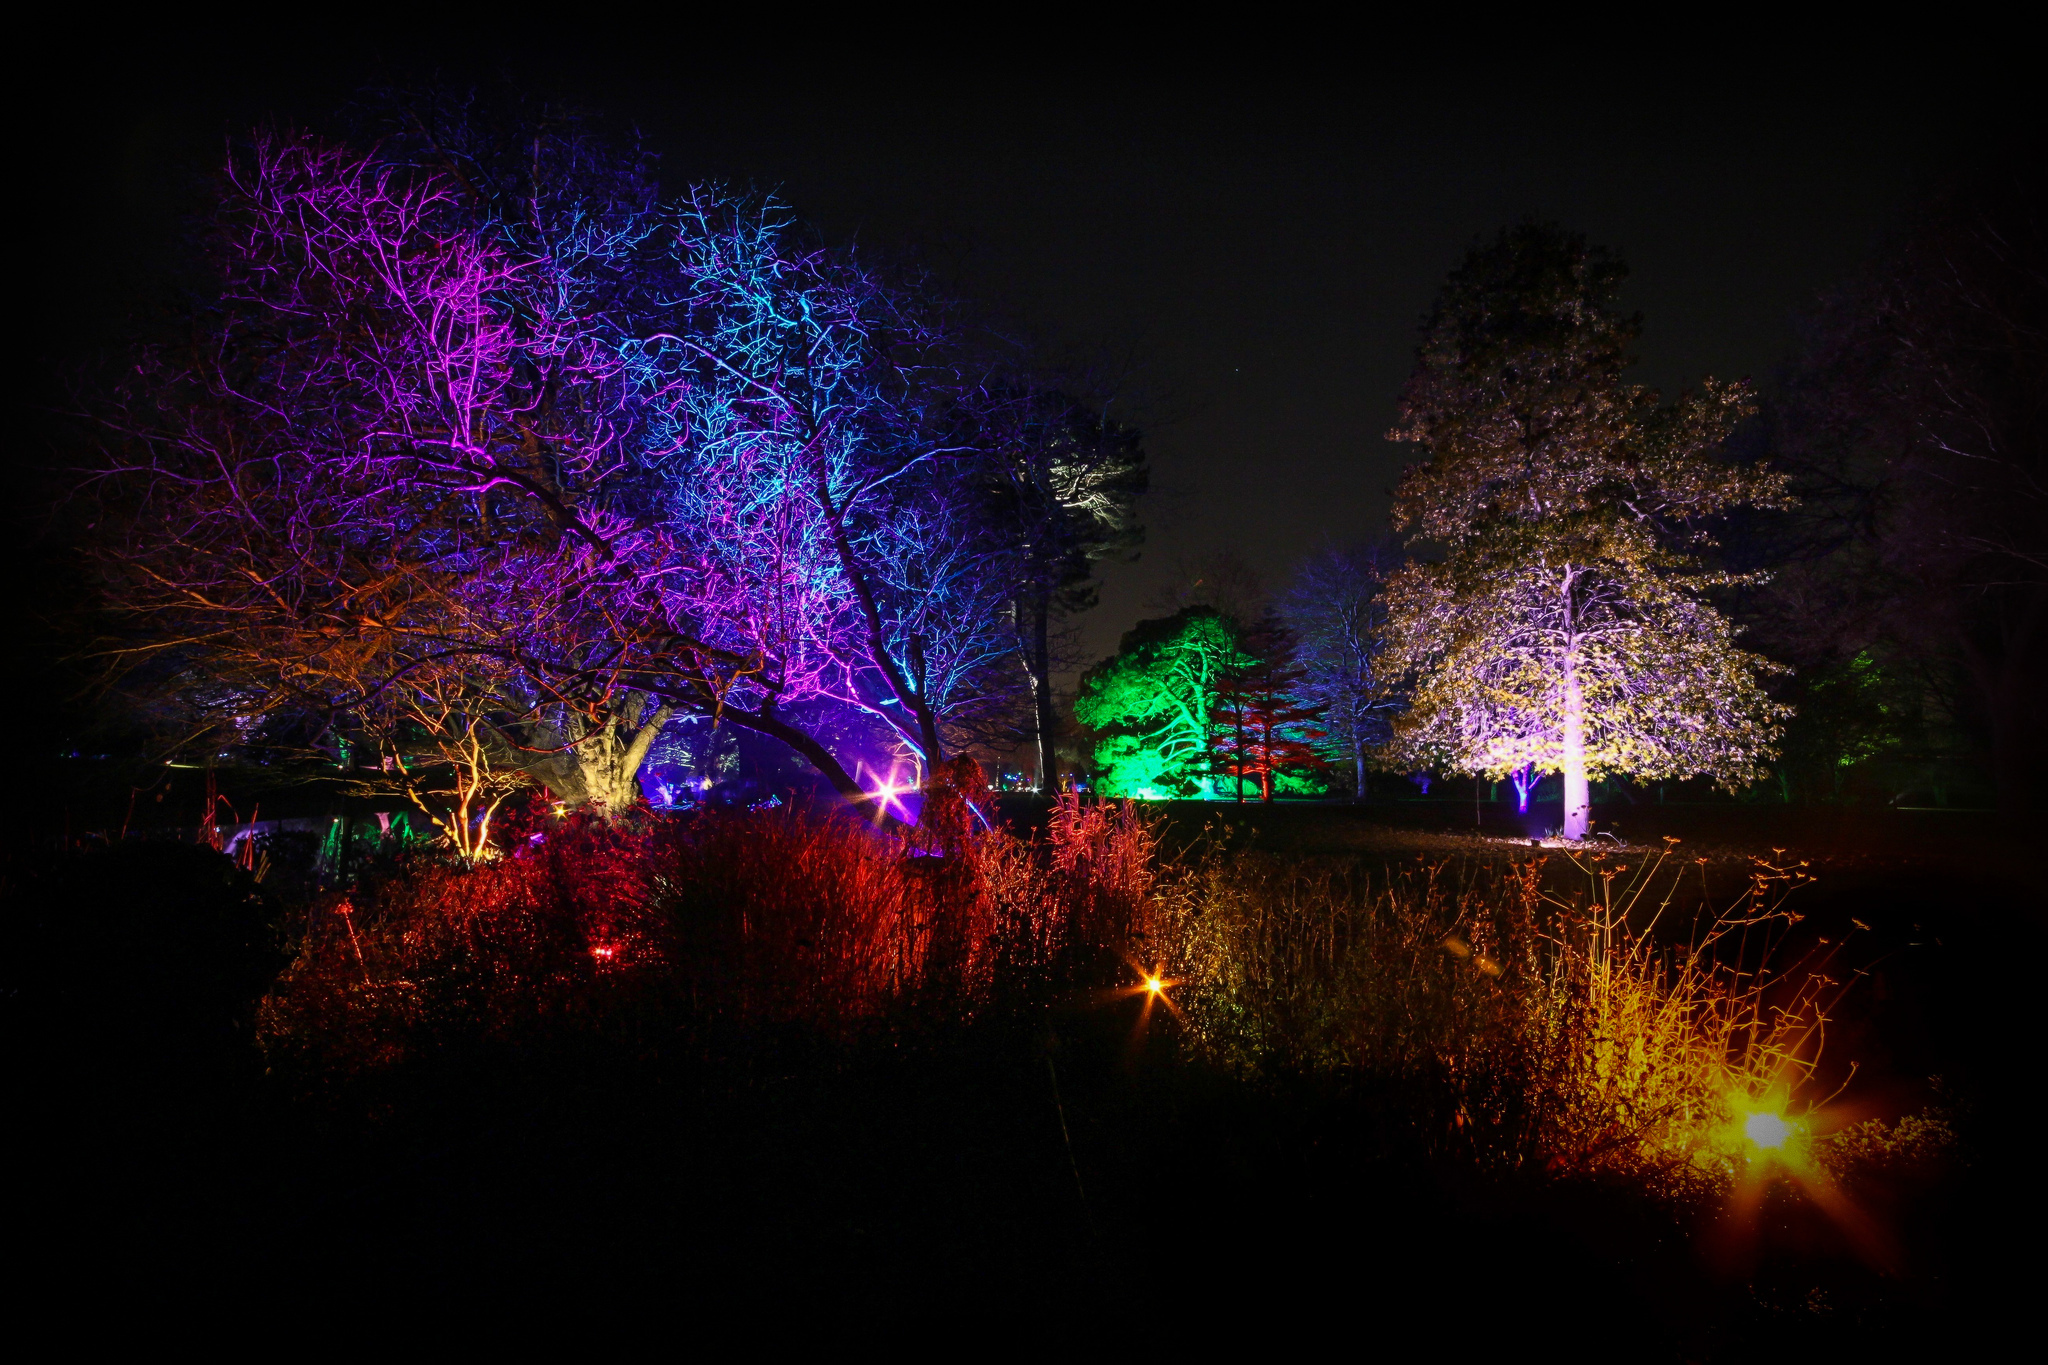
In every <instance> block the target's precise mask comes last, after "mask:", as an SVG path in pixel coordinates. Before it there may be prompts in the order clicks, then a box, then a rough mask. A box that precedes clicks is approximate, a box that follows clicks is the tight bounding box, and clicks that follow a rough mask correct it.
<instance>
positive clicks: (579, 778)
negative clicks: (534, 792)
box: [533, 693, 675, 813]
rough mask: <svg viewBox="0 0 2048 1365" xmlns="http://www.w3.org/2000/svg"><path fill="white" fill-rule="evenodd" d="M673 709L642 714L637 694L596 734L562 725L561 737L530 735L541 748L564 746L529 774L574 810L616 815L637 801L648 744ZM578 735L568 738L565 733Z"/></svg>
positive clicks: (578, 725) (579, 726) (578, 723)
mask: <svg viewBox="0 0 2048 1365" xmlns="http://www.w3.org/2000/svg"><path fill="white" fill-rule="evenodd" d="M674 714H675V712H674V709H673V708H671V707H669V706H667V705H662V706H659V707H656V708H655V711H654V714H653V715H652V716H647V718H646V722H645V723H644V724H643V723H642V720H641V718H642V717H643V716H645V715H646V706H645V703H644V700H643V699H642V698H641V697H640V695H639V694H637V693H636V694H634V696H633V697H632V698H631V699H630V700H628V701H627V702H626V704H625V705H624V706H622V707H621V708H620V710H619V712H618V713H617V714H615V715H612V716H610V717H608V718H607V719H606V720H605V722H604V724H603V725H601V726H599V727H598V728H597V729H596V730H587V729H584V727H583V724H582V722H581V721H580V720H578V721H565V722H564V732H563V733H561V734H559V735H556V736H553V737H548V736H546V735H539V736H536V737H537V738H540V739H541V742H542V743H544V744H558V745H563V746H565V747H564V748H563V751H562V752H561V753H559V754H556V755H554V756H553V757H551V758H549V759H547V760H545V761H544V762H542V763H539V764H536V765H535V766H534V769H533V772H534V774H535V775H536V776H538V777H539V778H540V779H541V780H542V781H544V782H546V783H547V785H548V786H549V787H550V788H551V789H552V790H554V791H555V792H556V793H557V794H558V795H560V796H561V798H562V800H563V801H564V802H565V803H566V804H567V805H569V806H570V807H571V808H574V809H581V808H582V807H585V806H598V807H602V808H603V809H605V810H607V811H611V812H613V813H616V812H618V811H622V810H625V809H626V808H627V807H628V806H632V805H635V804H637V803H638V802H639V800H640V783H639V781H638V777H639V774H640V765H641V764H642V763H644V762H646V761H647V751H648V749H649V748H651V747H652V746H653V744H654V740H655V738H656V736H658V735H659V734H660V733H661V727H662V726H664V725H666V724H668V720H669V717H670V716H672V715H674ZM572 729H573V730H582V731H583V733H581V734H580V735H579V734H572V733H568V731H569V730H572Z"/></svg>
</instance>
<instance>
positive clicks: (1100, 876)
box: [262, 775, 1153, 1072]
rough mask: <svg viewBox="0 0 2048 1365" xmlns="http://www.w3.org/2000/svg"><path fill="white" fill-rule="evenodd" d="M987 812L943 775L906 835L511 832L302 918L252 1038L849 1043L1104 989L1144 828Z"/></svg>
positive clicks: (1142, 902) (730, 825) (709, 824)
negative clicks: (1038, 822)
mask: <svg viewBox="0 0 2048 1365" xmlns="http://www.w3.org/2000/svg"><path fill="white" fill-rule="evenodd" d="M978 799H979V797H978V794H974V793H972V791H971V788H967V787H963V786H961V785H958V783H957V780H956V778H955V777H953V776H951V775H942V777H941V780H940V781H938V782H936V783H935V784H934V785H933V787H932V789H931V790H930V791H929V792H928V794H927V798H926V803H925V809H924V818H923V823H922V824H921V825H919V826H918V827H916V828H913V829H907V830H895V829H876V828H873V827H870V826H868V825H865V824H862V823H860V822H858V821H855V820H852V819H850V818H847V817H845V816H833V817H819V816H815V815H811V814H806V813H803V812H800V811H796V810H784V811H776V812H768V811H718V810H705V811H700V812H695V813H691V814H689V815H685V816H678V817H658V816H653V815H648V814H644V813H643V814H642V815H640V816H639V817H637V819H633V820H627V821H618V822H612V823H606V822H603V821H601V820H598V819H595V818H592V817H588V816H572V817H569V818H567V819H565V820H560V821H552V822H543V823H541V824H536V825H533V826H529V827H525V828H519V827H513V828H510V829H508V830H507V833H506V841H507V843H508V845H509V846H510V847H511V849H512V850H513V851H512V852H511V853H510V854H508V855H507V856H503V857H500V858H497V859H495V860H492V861H489V862H486V863H483V864H480V865H478V866H475V867H457V866H449V865H439V864H415V865H412V866H409V867H407V868H404V869H402V870H401V871H400V872H399V873H398V874H397V875H395V876H392V877H389V878H387V879H386V880H384V881H382V882H380V883H375V884H369V885H364V886H361V887H358V888H357V889H356V890H354V891H352V892H351V893H349V894H348V895H345V896H344V895H336V896H331V897H328V898H327V899H326V900H325V901H323V902H322V903H321V904H319V905H318V906H316V908H315V910H314V912H313V914H312V915H311V917H310V919H309V923H308V926H307V932H306V934H305V937H304V940H303V945H302V947H301V950H300V952H299V955H298V958H297V960H296V961H295V962H294V963H293V964H292V966H291V967H290V968H289V969H288V970H287V971H286V972H285V973H284V975H283V976H282V977H281V978H280V979H279V980H278V982H277V985H276V987H275V989H274V990H273V991H272V992H271V994H270V996H269V997H268V998H267V999H266V1001H265V1003H264V1009H263V1020H262V1038H263V1041H264V1044H265V1046H266V1048H268V1049H269V1050H270V1052H271V1053H272V1055H273V1056H276V1057H278V1058H280V1059H281V1060H282V1059H289V1060H290V1061H292V1062H293V1063H294V1064H295V1065H298V1066H301V1067H305V1068H309V1069H311V1070H313V1071H315V1072H331V1071H362V1070H366V1069H368V1070H373V1069H378V1068H382V1067H387V1066H389V1065H391V1064H393V1063H395V1062H397V1061H398V1060H400V1059H401V1058H403V1057H405V1056H407V1055H409V1054H410V1053H412V1052H414V1051H416V1050H418V1049H419V1048H421V1047H423V1046H427V1047H432V1046H442V1045H446V1044H449V1043H453V1042H458V1041H511V1040H515V1039H519V1038H526V1037H532V1036H534V1035H535V1034H536V1031H547V1030H555V1029H561V1028H570V1029H577V1030H597V1031H600V1032H602V1031H605V1030H608V1029H611V1030H616V1029H619V1028H629V1029H631V1030H633V1031H634V1033H635V1036H636V1037H638V1038H639V1039H641V1040H642V1041H650V1040H651V1041H653V1042H654V1043H655V1045H657V1046H658V1045H660V1040H662V1039H664V1038H670V1037H675V1036H679V1035H687V1036H692V1037H698V1038H702V1037H705V1036H726V1037H731V1036H736V1035H737V1034H740V1033H743V1032H745V1031H747V1030H752V1029H759V1028H763V1027H768V1028H776V1027H782V1026H798V1027H801V1028H804V1029H806V1030H809V1031H813V1032H819V1033H823V1034H825V1035H828V1036H833V1035H845V1034H847V1033H848V1032H850V1031H853V1030H858V1029H862V1028H868V1027H874V1026H877V1025H882V1024H886V1023H889V1022H891V1021H902V1020H905V1019H908V1018H910V1017H913V1016H923V1017H932V1018H958V1017H962V1016H966V1015H972V1014H975V1013H979V1012H985V1011H989V1010H996V1009H1014V1008H1018V1007H1021V1006H1023V1005H1025V1004H1028V1003H1030V1002H1032V1001H1037V1000H1042V999H1044V998H1045V997H1046V995H1047V993H1048V992H1052V991H1058V990H1062V989H1067V988H1068V987H1070V986H1072V985H1074V984H1076V983H1081V982H1086V981H1090V980H1096V979H1099V978H1101V977H1103V976H1104V975H1105V974H1107V973H1109V972H1111V971H1113V970H1114V967H1115V964H1116V962H1117V961H1118V960H1119V959H1120V958H1122V957H1126V956H1128V950H1127V944H1128V943H1129V942H1130V941H1131V940H1132V939H1133V938H1134V937H1136V936H1140V935H1142V934H1143V932H1144V930H1145V923H1146V920H1145V917H1146V914H1147V911H1148V908H1149V906H1150V904H1151V891H1152V854H1153V843H1152V836H1151V832H1150V830H1149V828H1148V827H1147V826H1146V824H1145V823H1144V821H1143V820H1142V819H1141V817H1139V816H1138V815H1137V813H1136V812H1135V811H1134V810H1132V809H1131V808H1129V807H1127V806H1100V805H1098V806H1083V805H1082V804H1081V803H1080V802H1079V800H1078V799H1077V798H1071V797H1070V798H1068V799H1067V800H1065V801H1064V802H1063V803H1062V804H1061V806H1060V807H1059V808H1058V809H1057V810H1056V811H1055V813H1054V818H1053V820H1052V822H1051V828H1050V832H1049V834H1048V836H1047V837H1046V838H1045V839H1044V840H1031V841H1024V840H1019V839H1017V838H1015V837H1014V836H1012V835H1010V834H1009V833H1007V832H1006V831H1004V830H1002V829H1000V828H996V827H993V826H991V825H990V823H989V821H988V819H987V815H986V812H984V811H982V810H981V809H980V808H979V806H978V805H976V801H977V800H978Z"/></svg>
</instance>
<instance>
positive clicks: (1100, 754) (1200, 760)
mask: <svg viewBox="0 0 2048 1365" xmlns="http://www.w3.org/2000/svg"><path fill="white" fill-rule="evenodd" d="M1250 662H1252V660H1250V659H1249V658H1248V656H1247V655H1246V654H1245V653H1244V651H1243V649H1242V648H1241V647H1240V642H1239V631H1238V628H1237V624H1236V622H1234V621H1232V620H1231V619H1230V618H1229V617H1227V616H1225V615H1223V614H1222V613H1221V612H1218V611H1217V610H1215V609H1214V608H1213V607H1189V608H1187V609H1186V610H1185V611H1181V612H1177V613H1175V614H1174V615H1172V616H1169V617H1166V618H1165V619H1163V620H1158V621H1140V622H1139V623H1138V624H1137V625H1136V626H1135V627H1134V628H1132V629H1131V631H1130V632H1129V633H1127V634H1126V635H1125V636H1124V638H1123V641H1122V645H1121V647H1120V648H1119V649H1118V650H1117V652H1116V654H1115V655H1114V656H1113V657H1111V658H1109V659H1106V660H1104V661H1103V662H1102V663H1100V664H1097V665H1096V666H1095V667H1094V668H1091V669H1089V670H1088V672H1086V673H1084V674H1083V675H1082V677H1081V690H1080V694H1079V695H1078V696H1077V697H1076V698H1075V700H1074V714H1075V717H1076V718H1077V719H1079V720H1080V721H1081V723H1082V724H1084V725H1087V726H1089V727H1091V728H1092V729H1093V730H1095V731H1096V733H1097V735H1098V736H1099V738H1098V739H1097V742H1096V745H1095V767H1096V783H1097V788H1098V790H1099V791H1101V792H1102V793H1103V794H1104V795H1107V796H1138V797H1148V798H1150V797H1165V796H1208V795H1210V794H1212V793H1213V791H1214V787H1215V753H1214V745H1215V739H1216V723H1217V717H1216V691H1217V688H1218V686H1219V685H1220V684H1221V683H1222V681H1223V679H1224V677H1225V676H1226V675H1227V674H1228V673H1229V672H1230V671H1231V670H1233V669H1236V668H1239V667H1242V666H1244V665H1245V664H1247V663H1250Z"/></svg>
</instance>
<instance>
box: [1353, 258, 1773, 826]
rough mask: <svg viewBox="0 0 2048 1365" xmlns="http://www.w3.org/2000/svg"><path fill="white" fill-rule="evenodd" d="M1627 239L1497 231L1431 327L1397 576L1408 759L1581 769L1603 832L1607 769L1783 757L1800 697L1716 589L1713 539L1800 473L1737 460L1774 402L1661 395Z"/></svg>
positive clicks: (1396, 643) (1747, 775) (1415, 413)
mask: <svg viewBox="0 0 2048 1365" xmlns="http://www.w3.org/2000/svg"><path fill="white" fill-rule="evenodd" d="M1624 276H1625V269H1624V267H1623V266H1622V264H1621V262H1620V261H1619V260H1618V259H1616V258H1615V257H1614V256H1612V255H1611V254H1610V253H1607V252H1605V251H1602V250H1600V249H1597V248H1591V247H1588V246H1587V245H1586V244H1585V242H1584V241H1583V240H1582V239H1580V238H1578V237H1575V236H1571V235H1568V234H1566V233H1563V232H1560V231H1558V230H1556V229H1552V228H1548V227H1542V226H1536V225H1525V226H1522V227H1518V228H1514V229H1511V230H1508V231H1506V232H1503V233H1502V234H1501V235H1500V237H1499V238H1498V239H1496V240H1495V241H1494V242H1492V243H1489V244H1486V245H1483V246H1479V247H1475V248H1474V249H1473V250H1472V251H1471V252H1470V253H1468V255H1467V256H1466V258H1465V260H1464V262H1463V263H1462V264H1461V265H1460V266H1459V267H1458V269H1457V270H1455V271H1453V272H1452V274H1451V276H1450V278H1449V280H1448V281H1447V282H1446V284H1445V286H1444V289H1443V291H1442V292H1441V294H1440V295H1439V296H1438V298H1437V301H1436V304H1435V307H1434V309H1433V310H1432V312H1431V314H1430V316H1429V318H1428V320H1427V321H1426V323H1425V325H1424V331H1423V341H1422V344H1421V347H1420V349H1419V352H1418V357H1417V364H1416V369H1415V373H1414V375H1413V377H1412V378H1411V379H1410V380H1409V382H1408V385H1407V387H1406V388H1405V390H1404V391H1403V394H1402V402H1401V423H1400V425H1399V426H1398V427H1396V428H1395V429H1394V431H1393V432H1391V433H1390V436H1391V438H1392V439H1395V440H1400V441H1408V442H1413V443H1415V444H1418V445H1421V446H1422V447H1423V448H1424V450H1425V452H1426V458H1425V459H1424V460H1423V461H1421V462H1420V463H1418V464H1416V465H1413V466H1411V467H1410V468H1409V470H1408V472H1407V474H1406V475H1405V476H1404V477H1403V479H1402V481H1401V484H1400V487H1399V488H1398V489H1397V491H1396V496H1395V505H1394V520H1395V524H1396V526H1397V527H1398V528H1401V529H1404V530H1408V531H1409V532H1410V533H1411V535H1412V537H1413V542H1414V543H1415V544H1416V545H1417V547H1418V548H1421V547H1424V546H1427V545H1434V546H1437V547H1440V549H1441V550H1442V552H1443V558H1442V559H1441V560H1435V561H1431V560H1425V559H1417V560H1415V561H1413V562H1411V563H1409V564H1408V565H1407V566H1405V567H1404V568H1403V569H1401V570H1400V571H1399V572H1398V573H1396V574H1395V575H1394V576H1393V577H1392V579H1391V581H1390V582H1389V584H1388V587H1387V600H1388V604H1389V609H1390V622H1389V629H1390V634H1391V637H1392V639H1393V648H1392V661H1393V662H1395V663H1397V664H1398V666H1400V667H1401V668H1403V669H1404V670H1405V671H1406V672H1407V673H1408V674H1409V675H1410V677H1411V678H1412V689H1411V699H1412V702H1411V707H1410V710H1409V711H1408V712H1407V713H1406V714H1405V715H1404V716H1403V717H1402V718H1401V719H1400V720H1399V721H1398V722H1397V723H1396V725H1395V744H1394V754H1393V761H1395V762H1397V763H1398V762H1403V761H1406V762H1411V763H1413V764H1416V765H1418V766H1428V765H1440V766H1445V767H1449V768H1452V769H1455V770H1459V771H1466V772H1479V773H1484V774H1487V775H1489V776H1493V777H1496V778H1498V777H1504V776H1506V775H1507V774H1508V773H1510V772H1512V771H1514V770H1516V769H1519V768H1522V767H1524V766H1526V765H1534V767H1536V768H1537V769H1539V770H1544V771H1557V772H1561V773H1562V774H1563V776H1564V780H1565V786H1566V803H1565V807H1566V818H1565V833H1566V835H1567V836H1568V837H1583V836H1584V835H1585V833H1586V830H1587V821H1588V799H1589V791H1588V786H1587V783H1588V779H1589V777H1593V776H1600V775H1603V774H1609V773H1613V774H1630V775H1634V776H1639V777H1650V778H1655V777H1676V776H1688V775H1695V774H1700V775H1707V776H1711V777H1714V778H1717V779H1719V780H1720V781H1722V782H1723V783H1726V784H1730V785H1734V784H1739V783H1743V782H1747V781H1750V780H1753V779H1754V778H1756V777H1758V776H1760V775H1761V768H1760V764H1761V763H1762V761H1763V760H1764V759H1765V758H1767V757H1768V756H1769V754H1770V752H1771V743H1772V740H1773V738H1774V735H1775V725H1776V721H1777V719H1778V717H1779V715H1780V708H1778V707H1777V706H1775V705H1774V704H1773V703H1772V702H1771V701H1770V700H1769V699H1768V698H1767V697H1766V696H1765V695H1764V692H1763V690H1762V688H1761V687H1760V685H1759V682H1758V679H1759V675H1760V674H1761V673H1762V672H1763V671H1765V670H1766V669H1767V667H1768V665H1767V664H1765V662H1764V661H1763V660H1762V659H1760V658H1759V657H1758V656H1755V655H1753V654H1749V653H1747V652H1746V651H1743V650H1741V649H1739V648H1737V647H1736V645H1735V643H1734V632H1733V629H1732V627H1731V626H1730V625H1729V623H1728V621H1727V620H1726V618H1724V617H1723V616H1722V615H1721V614H1720V613H1719V612H1718V611H1717V610H1715V608H1714V607H1713V606H1712V605H1711V604H1710V603H1709V602H1708V601H1707V599H1706V596H1705V592H1706V590H1707V589H1709V588H1711V587H1714V586H1716V585H1719V584H1724V583H1726V582H1728V581H1729V580H1728V577H1727V575H1725V574H1720V573H1716V572H1713V571H1711V570H1709V569H1707V568H1706V567H1705V566H1704V565H1703V564H1702V562H1701V560H1700V558H1699V554H1700V552H1701V551H1702V550H1704V549H1705V548H1707V547H1708V546H1709V545H1710V544H1711V541H1710V539H1709V537H1708V529H1709V526H1710V524H1711V521H1712V519H1713V518H1715V517H1716V516H1718V515H1720V514H1723V513H1725V512H1727V511H1728V510H1730V509H1731V508H1735V507H1739V506H1744V505H1753V504H1770V503H1775V502H1777V501H1779V500H1781V499H1782V498H1783V493H1784V480H1783V478H1782V477H1781V476H1779V475H1776V474H1773V473H1770V472H1767V471H1763V470H1760V469H1756V468H1751V467H1745V466H1742V465H1739V464H1735V463H1732V462H1729V461H1726V460H1723V459H1719V458H1716V454H1715V452H1716V449H1717V447H1718V446H1719V445H1720V444H1721V442H1722V441H1723V440H1724V439H1725V438H1726V436H1727V435H1728V433H1729V431H1730V430H1731V429H1732V428H1733V426H1734V424H1735V423H1736V422H1737V421H1738V420H1739V419H1740V418H1741V417H1743V416H1744V415H1745V414H1746V413H1747V412H1748V411H1749V410H1750V400H1749V398H1748V394H1747V391H1746V389H1745V388H1744V387H1743V386H1742V385H1740V384H1726V383H1721V382H1718V381H1715V380H1712V379H1709V380H1706V381H1705V382H1704V383H1703V384H1702V386H1701V389H1700V390H1699V391H1698V392H1697V393H1687V394H1684V395H1681V396H1680V397H1679V399H1678V400H1677V401H1676V402H1673V403H1670V404H1664V403H1661V402H1660V401H1659V399H1658V397H1657V395H1656V394H1655V393H1654V392H1652V391H1651V390H1649V389H1647V388H1645V387H1643V386H1641V385H1637V384H1630V383H1628V382H1626V381H1625V380H1624V379H1623V377H1622V374H1623V370H1624V369H1625V368H1626V366H1627V365H1628V363H1629V361H1630V359H1631V356H1630V355H1629V350H1628V348H1629V346H1630V345H1631V344H1632V343H1633V342H1634V340H1635V338H1636V336H1637V334H1638V332H1639V330H1640V327H1641V322H1640V319H1639V318H1637V317H1634V316H1631V315H1626V314H1623V313H1622V312H1620V311H1619V309H1618V308H1617V306H1616V296H1617V294H1618V292H1619V289H1620V285H1621V282H1622V280H1623V278H1624Z"/></svg>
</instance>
